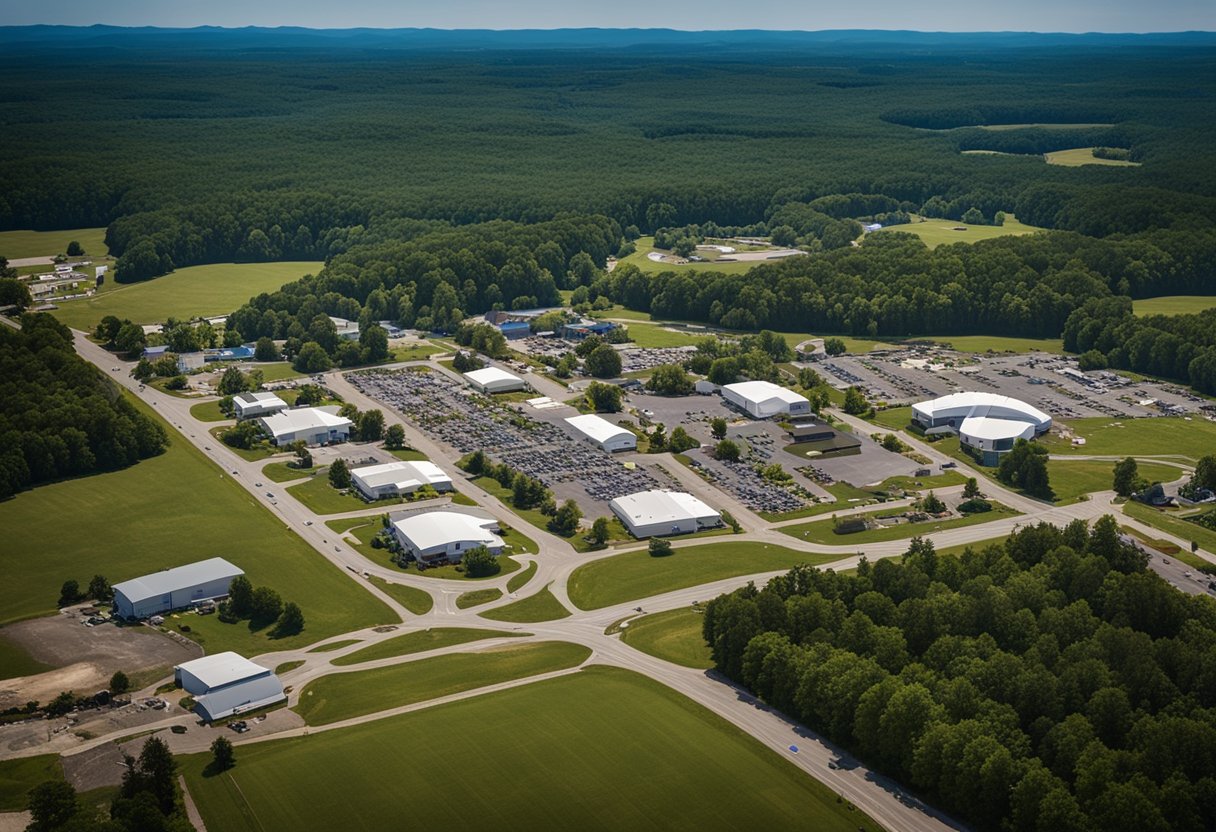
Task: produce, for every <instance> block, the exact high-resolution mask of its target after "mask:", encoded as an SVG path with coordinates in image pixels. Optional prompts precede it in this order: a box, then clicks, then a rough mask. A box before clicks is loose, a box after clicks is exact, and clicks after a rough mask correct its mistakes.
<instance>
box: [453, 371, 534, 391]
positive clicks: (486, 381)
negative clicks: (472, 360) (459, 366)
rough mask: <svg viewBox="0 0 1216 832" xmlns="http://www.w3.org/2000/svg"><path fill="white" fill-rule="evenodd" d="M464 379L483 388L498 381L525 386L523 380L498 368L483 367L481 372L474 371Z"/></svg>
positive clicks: (466, 374) (465, 375) (468, 373)
mask: <svg viewBox="0 0 1216 832" xmlns="http://www.w3.org/2000/svg"><path fill="white" fill-rule="evenodd" d="M464 377H465V378H467V379H468V380H469V381H471V382H473V383H474V384H480V385H481V386H482V387H485V386H488V385H490V384H493V383H494V382H496V381H509V382H512V383H518V384H523V381H524V380H523V379H522V378H520V377H519V376H517V375H512V374H511V373H508V372H507V371H506V370H500V369H498V368H497V367H482V368H481V369H480V370H472V371H470V372H467V373H465V374H464Z"/></svg>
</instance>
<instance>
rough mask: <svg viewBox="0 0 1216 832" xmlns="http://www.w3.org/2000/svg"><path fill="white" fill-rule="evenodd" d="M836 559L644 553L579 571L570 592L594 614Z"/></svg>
mask: <svg viewBox="0 0 1216 832" xmlns="http://www.w3.org/2000/svg"><path fill="white" fill-rule="evenodd" d="M838 559H839V556H838V555H817V554H812V553H810V552H796V551H794V550H793V549H786V548H784V547H781V546H773V545H770V544H767V543H707V544H704V545H700V546H682V547H677V548H676V549H675V550H674V551H673V552H672V554H670V555H668V556H666V557H659V558H656V557H651V556H650V553H649V552H647V551H646V550H645V549H641V550H639V551H636V552H626V553H625V554H622V555H613V556H611V557H606V558H601V559H600V560H593V561H591V562H590V563H588V564H585V565H583V566H580V567H579V568H578V569H576V570H574V573H573V574H571V576H570V581H569V583H568V584H567V590H568V592H569V595H570V600H571V601H572V602H573V603H574V605H575V606H577V607H578V608H579V609H583V610H594V609H599V608H600V607H608V606H611V605H613V604H620V603H623V602H625V601H632V600H634V599H635V598H646V597H649V596H651V595H658V594H660V593H663V592H671V591H672V590H676V589H684V588H685V587H689V586H697V585H698V584H704V583H710V582H712V581H720V580H722V579H723V578H732V577H735V576H736V575H748V574H750V573H752V572H771V571H776V570H778V569H788V568H790V567H791V566H794V565H796V564H799V563H809V564H820V563H830V562H831V561H833V560H838Z"/></svg>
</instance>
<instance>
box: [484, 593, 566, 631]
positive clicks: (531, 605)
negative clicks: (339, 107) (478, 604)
mask: <svg viewBox="0 0 1216 832" xmlns="http://www.w3.org/2000/svg"><path fill="white" fill-rule="evenodd" d="M481 617H482V618H489V619H490V620H492V621H510V622H514V623H517V624H527V623H530V622H534V621H556V620H557V619H559V618H569V617H570V610H568V609H566V608H565V607H563V606H562V604H561V601H558V600H557V598H556V597H555V596H554V595H553V593H552V592H551V591H550V590H549V587H548V586H546V587H545V588H544V589H542V590H541V591H540V592H537V593H534V594H532V595H529V596H528V597H527V598H521V599H520V600H518V601H516V602H515V603H513V604H506V605H505V606H501V607H496V608H495V609H492V610H489V611H488V612H484V613H482V614H481Z"/></svg>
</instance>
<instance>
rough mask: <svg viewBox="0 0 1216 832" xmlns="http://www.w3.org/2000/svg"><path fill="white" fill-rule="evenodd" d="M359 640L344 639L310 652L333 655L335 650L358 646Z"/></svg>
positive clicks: (320, 646) (314, 648)
mask: <svg viewBox="0 0 1216 832" xmlns="http://www.w3.org/2000/svg"><path fill="white" fill-rule="evenodd" d="M358 643H359V639H357V638H344V639H341V640H340V641H331V642H329V643H328V644H322V645H319V646H317V647H313V648H312V649H310V650H308V652H309V653H332V652H334V651H335V650H341V649H342V648H343V647H350V646H351V645H352V644H358Z"/></svg>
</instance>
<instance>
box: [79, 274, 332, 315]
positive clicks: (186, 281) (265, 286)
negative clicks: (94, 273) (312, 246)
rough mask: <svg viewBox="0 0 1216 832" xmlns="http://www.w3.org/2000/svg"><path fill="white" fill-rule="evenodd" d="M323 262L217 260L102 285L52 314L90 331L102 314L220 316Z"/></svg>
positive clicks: (301, 275)
mask: <svg viewBox="0 0 1216 832" xmlns="http://www.w3.org/2000/svg"><path fill="white" fill-rule="evenodd" d="M323 265H324V264H323V263H319V262H312V261H291V262H287V263H217V264H214V265H210V266H189V267H187V268H184V269H178V270H177V271H175V272H173V273H172V274H167V275H165V276H164V277H158V278H156V279H155V280H146V281H143V282H142V283H127V284H106V285H107V286H112V287H113V288H103V290H102V291H101V292H98V293H97V294H96V295H95V296H93V297H91V298H88V299H82V300H75V301H68V302H67V303H64V304H63V305H62V306H61V307H60V308H59V309H57V310H56V311H55V317H57V318H58V319H59V320H61V321H63V322H64V323H65V324H67V325H68V326H70V327H74V328H76V329H83V330H92V329H93V327H95V326H96V325H97V322H98V321H100V320H101V319H102V318H104V317H105V316H106V315H117V316H118V317H119V318H130V319H131V320H133V321H135V322H136V323H138V324H154V323H160V322H161V321H164V320H165V319H166V318H170V317H172V318H183V319H189V318H194V317H198V316H201V315H226V314H228V313H229V312H231V311H233V310H234V309H236V308H237V307H238V306H240V305H241V304H242V303H244V302H245V301H247V300H249V298H251V297H253V296H254V295H258V294H261V293H262V292H273V291H274V290H275V289H278V288H279V287H280V286H282V285H283V284H284V283H288V282H290V281H292V280H295V279H296V278H299V277H303V276H304V275H306V274H316V273H317V272H318V271H320V270H321V267H322V266H323Z"/></svg>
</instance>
